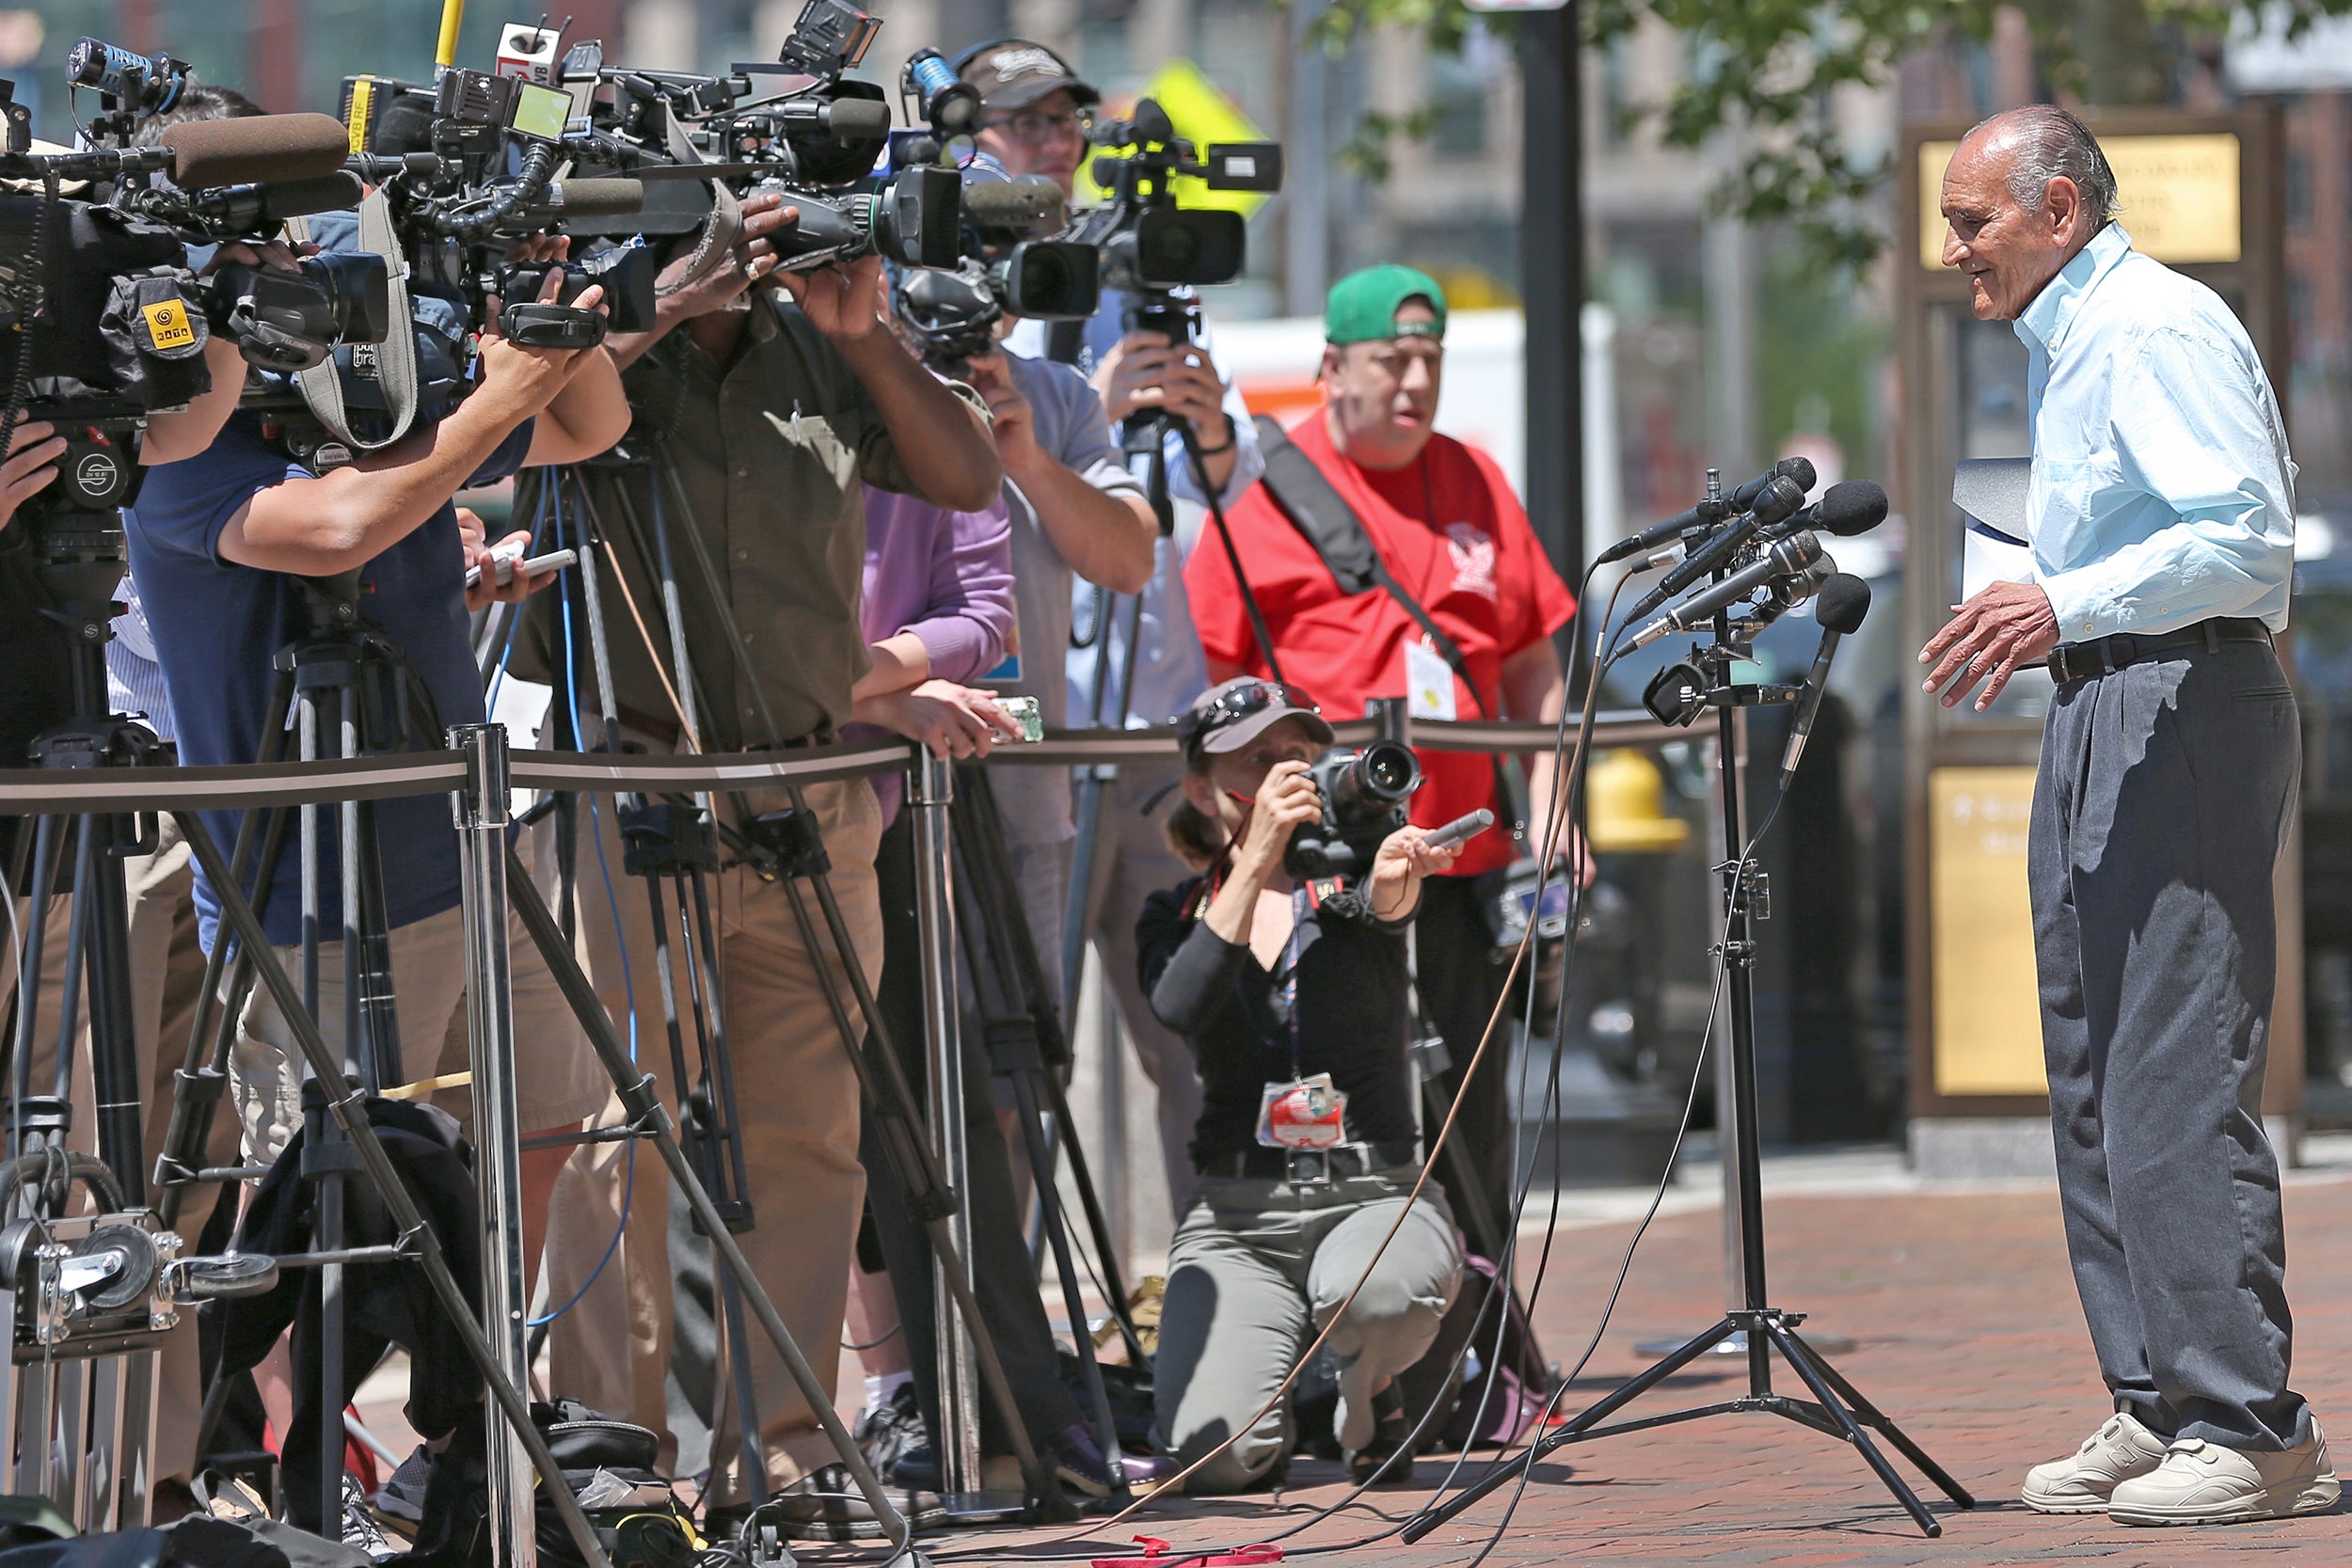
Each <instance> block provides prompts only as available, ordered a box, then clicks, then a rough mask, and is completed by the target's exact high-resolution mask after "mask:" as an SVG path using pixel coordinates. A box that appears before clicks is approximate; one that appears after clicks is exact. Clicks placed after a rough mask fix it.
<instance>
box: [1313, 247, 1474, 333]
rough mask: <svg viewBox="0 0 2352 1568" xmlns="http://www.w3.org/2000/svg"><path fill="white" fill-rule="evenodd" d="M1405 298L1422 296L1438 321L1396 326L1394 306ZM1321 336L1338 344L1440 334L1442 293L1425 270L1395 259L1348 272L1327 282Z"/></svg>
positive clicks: (1442, 309) (1395, 309)
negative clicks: (1329, 291) (1328, 286)
mask: <svg viewBox="0 0 2352 1568" xmlns="http://www.w3.org/2000/svg"><path fill="white" fill-rule="evenodd" d="M1408 299H1425V300H1427V301H1428V302H1429V308H1430V309H1432V310H1435V311H1436V312H1437V313H1438V319H1437V320H1435V321H1431V322H1412V323H1408V324H1406V325H1404V326H1399V325H1397V324H1396V312H1397V309H1398V307H1400V306H1402V305H1403V304H1404V303H1405V302H1406V300H1408ZM1323 336H1324V340H1325V341H1327V342H1331V343H1339V344H1346V343H1369V342H1374V341H1378V340H1381V339H1385V338H1398V337H1407V338H1443V337H1444V336H1445V291H1444V290H1443V289H1440V288H1439V287H1438V280H1437V279H1436V278H1434V277H1430V276H1429V275H1428V274H1427V273H1425V272H1422V271H1420V270H1418V269H1416V268H1413V267H1406V266H1399V265H1397V263H1395V262H1394V261H1384V262H1382V263H1381V264H1380V265H1378V266H1376V267H1366V268H1364V269H1363V270H1362V271H1361V272H1351V273H1349V274H1348V275H1347V276H1346V277H1343V278H1341V279H1340V280H1339V281H1338V282H1337V283H1334V284H1332V285H1331V293H1330V296H1329V297H1328V298H1327V300H1325V302H1324V306H1323Z"/></svg>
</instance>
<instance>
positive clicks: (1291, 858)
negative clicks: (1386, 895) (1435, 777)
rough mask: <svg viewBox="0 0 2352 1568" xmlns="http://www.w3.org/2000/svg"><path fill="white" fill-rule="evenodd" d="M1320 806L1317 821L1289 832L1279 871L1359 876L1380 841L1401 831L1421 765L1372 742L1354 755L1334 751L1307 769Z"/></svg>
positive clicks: (1400, 749) (1402, 751) (1390, 745)
mask: <svg viewBox="0 0 2352 1568" xmlns="http://www.w3.org/2000/svg"><path fill="white" fill-rule="evenodd" d="M1307 777H1308V778H1309V779H1310V780H1311V781H1312V782H1313V784H1314V786H1315V794H1316V795H1317V797H1319V798H1320V799H1321V800H1322V801H1323V820H1322V821H1321V822H1319V823H1313V822H1310V823H1305V824H1302V825H1301V826H1299V827H1298V828H1296V829H1295V830H1294V831H1293V832H1292V833H1291V841H1290V846H1289V847H1288V848H1286V849H1284V850H1283V852H1282V869H1284V870H1285V871H1288V872H1289V873H1290V874H1291V875H1292V876H1294V877H1296V878H1299V879H1302V880H1305V879H1313V878H1318V877H1362V876H1365V875H1367V874H1368V873H1369V872H1370V871H1371V870H1372V862H1373V857H1374V856H1375V855H1377V854H1378V853H1379V852H1380V845H1381V841H1382V840H1384V839H1386V838H1387V837H1388V836H1389V835H1390V834H1391V833H1392V832H1396V831H1397V830H1398V829H1399V828H1402V827H1403V826H1405V820H1406V807H1407V803H1408V802H1409V801H1410V800H1412V798H1413V791H1415V790H1417V789H1419V788H1420V787H1421V761H1420V759H1419V758H1417V757H1415V756H1414V755H1413V753H1412V750H1411V748H1409V747H1406V746H1403V745H1400V744H1398V743H1397V742H1396V741H1393V740H1375V741H1374V742H1373V743H1372V744H1371V745H1369V746H1366V747H1364V748H1363V749H1362V750H1360V751H1356V750H1351V749H1349V748H1347V747H1343V746H1334V747H1332V748H1331V749H1330V750H1329V751H1327V752H1324V753H1323V755H1321V756H1320V757H1317V758H1316V759H1315V763H1314V766H1313V767H1312V768H1309V769H1308V770H1307Z"/></svg>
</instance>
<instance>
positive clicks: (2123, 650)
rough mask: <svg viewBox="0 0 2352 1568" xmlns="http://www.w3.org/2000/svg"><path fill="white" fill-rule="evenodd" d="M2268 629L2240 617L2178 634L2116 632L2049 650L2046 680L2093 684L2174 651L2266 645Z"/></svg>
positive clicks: (2201, 624) (2217, 620) (2224, 618)
mask: <svg viewBox="0 0 2352 1568" xmlns="http://www.w3.org/2000/svg"><path fill="white" fill-rule="evenodd" d="M2267 641H2270V628H2269V627H2268V626H2264V625H2263V624H2262V623H2261V622H2260V621H2256V620H2252V619H2249V618H2247V617H2244V616H2234V615H2217V616H2215V617H2214V618H2213V619H2212V620H2210V621H2200V622H2198V623H2197V624H2196V625H2195V626H2183V627H2182V628H2181V629H2180V630H2179V631H2158V632H2129V631H2119V632H2117V633H2115V634H2114V635H2113V636H2111V637H2099V638H2093V639H2092V640H2091V641H2088V642H2061V643H2059V644H2058V646H2057V647H2055V648H2053V649H2051V650H2050V659H2049V665H2050V678H2051V679H2052V680H2054V681H2056V682H2058V685H2060V686H2064V685H2066V684H2067V683H2069V682H2070V681H2087V680H2095V679H2096V678H2098V677H2099V676H2101V675H2112V674H2113V673H2116V672H2117V671H2118V670H2122V669H2124V668H2125V667H2127V666H2129V665H2134V664H2138V663H2140V662H2142V661H2143V660H2146V659H2151V658H2153V657H2156V656H2157V655H2158V654H2163V653H2169V652H2171V651H2172V650H2173V649H2175V648H2193V647H2197V646H2200V645H2202V646H2204V647H2207V648H2218V647H2220V646H2221V644H2222V643H2224V642H2267Z"/></svg>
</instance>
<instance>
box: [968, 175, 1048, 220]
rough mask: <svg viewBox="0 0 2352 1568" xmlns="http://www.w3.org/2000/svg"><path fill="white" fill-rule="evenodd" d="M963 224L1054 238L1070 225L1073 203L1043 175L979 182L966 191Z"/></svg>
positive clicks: (969, 184)
mask: <svg viewBox="0 0 2352 1568" xmlns="http://www.w3.org/2000/svg"><path fill="white" fill-rule="evenodd" d="M963 221H964V222H965V223H967V224H969V225H971V226H972V227H973V228H975V229H1011V230H1018V231H1020V232H1022V233H1024V234H1030V235H1036V234H1050V233H1053V232H1055V231H1056V230H1059V229H1061V228H1063V227H1064V226H1066V225H1067V224H1068V223H1069V221H1070V200H1069V198H1067V197H1065V196H1063V195H1062V193H1061V187H1060V186H1059V185H1057V184H1055V183H1054V182H1052V181H1051V180H1048V179H1047V178H1045V176H1043V175H1041V174H1025V175H1022V176H1020V177H1019V178H1018V179H1013V180H975V181H973V182H970V183H968V184H966V185H965V186H964V187H963Z"/></svg>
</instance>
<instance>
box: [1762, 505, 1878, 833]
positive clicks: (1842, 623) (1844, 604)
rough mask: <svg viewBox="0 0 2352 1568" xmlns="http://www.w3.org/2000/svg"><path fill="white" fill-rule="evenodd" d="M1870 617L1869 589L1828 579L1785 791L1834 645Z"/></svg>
mask: <svg viewBox="0 0 2352 1568" xmlns="http://www.w3.org/2000/svg"><path fill="white" fill-rule="evenodd" d="M1841 488H1842V486H1841ZM1871 488H1872V489H1874V490H1875V489H1877V488H1878V486H1876V485H1875V484H1874V485H1872V486H1871ZM1881 499H1883V497H1882V498H1881ZM1869 613H1870V585H1869V584H1868V583H1867V582H1865V581H1863V580H1862V579H1861V578H1858V577H1855V576H1853V575H1852V574H1851V573H1850V572H1840V573H1838V574H1837V575H1836V577H1834V578H1830V579H1829V581H1828V583H1827V584H1825V585H1824V586H1823V587H1822V589H1821V593H1820V598H1819V599H1818V600H1817V601H1816V602H1815V604H1814V614H1815V615H1817V616H1818V617H1819V618H1820V623H1821V648H1820V652H1819V653H1817V654H1815V655H1814V656H1813V669H1812V672H1811V673H1808V674H1807V675H1806V676H1805V677H1804V696H1802V697H1800V698H1798V699H1797V716H1796V718H1795V719H1794V720H1793V721H1791V722H1790V724H1789V726H1788V752H1787V754H1786V755H1784V756H1783V757H1782V758H1781V759H1780V787H1781V788H1782V789H1783V790H1784V791H1785V790H1787V789H1788V781H1789V780H1791V779H1793V778H1795V777H1796V776H1797V759H1798V758H1799V757H1802V756H1804V743H1805V739H1806V737H1807V736H1810V735H1812V733H1813V721H1814V720H1815V719H1817V718H1819V717H1820V712H1821V693H1822V692H1824V691H1826V690H1827V689H1829V662H1830V660H1831V659H1833V658H1835V657H1837V644H1838V642H1839V641H1841V640H1842V639H1844V638H1845V637H1847V636H1849V635H1851V633H1853V632H1855V631H1858V630H1860V629H1861V626H1862V618H1863V617H1864V616H1865V615H1867V614H1869Z"/></svg>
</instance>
